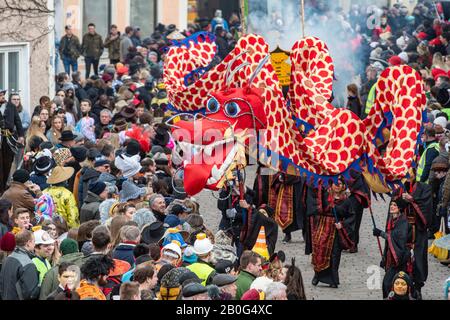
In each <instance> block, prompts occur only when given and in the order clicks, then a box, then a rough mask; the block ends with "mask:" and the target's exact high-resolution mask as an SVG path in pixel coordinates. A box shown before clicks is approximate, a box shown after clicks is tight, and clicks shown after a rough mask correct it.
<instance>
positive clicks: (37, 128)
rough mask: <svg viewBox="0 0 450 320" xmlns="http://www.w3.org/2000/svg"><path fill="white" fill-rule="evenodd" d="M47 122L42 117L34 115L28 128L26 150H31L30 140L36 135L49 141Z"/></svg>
mask: <svg viewBox="0 0 450 320" xmlns="http://www.w3.org/2000/svg"><path fill="white" fill-rule="evenodd" d="M45 130H46V124H45V122H44V121H42V120H41V118H40V117H33V118H32V119H31V124H30V127H29V128H28V132H27V136H26V139H25V141H26V152H28V151H30V141H31V138H32V137H34V136H36V137H39V138H41V139H42V140H43V141H48V139H47V137H46V136H45Z"/></svg>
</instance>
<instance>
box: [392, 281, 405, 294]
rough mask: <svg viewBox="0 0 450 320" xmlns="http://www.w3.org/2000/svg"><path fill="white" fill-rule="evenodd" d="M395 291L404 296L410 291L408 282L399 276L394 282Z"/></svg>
mask: <svg viewBox="0 0 450 320" xmlns="http://www.w3.org/2000/svg"><path fill="white" fill-rule="evenodd" d="M394 292H395V294H396V295H399V296H404V295H406V293H407V292H408V284H407V283H406V281H405V280H403V279H401V278H398V279H397V280H395V282H394Z"/></svg>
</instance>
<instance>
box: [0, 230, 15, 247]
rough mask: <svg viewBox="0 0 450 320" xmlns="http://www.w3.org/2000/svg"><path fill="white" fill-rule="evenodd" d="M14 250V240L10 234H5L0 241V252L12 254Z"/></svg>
mask: <svg viewBox="0 0 450 320" xmlns="http://www.w3.org/2000/svg"><path fill="white" fill-rule="evenodd" d="M15 248H16V238H15V237H14V234H12V233H11V232H7V233H5V234H4V236H3V237H2V238H1V239H0V250H2V251H4V252H12V251H14V249H15Z"/></svg>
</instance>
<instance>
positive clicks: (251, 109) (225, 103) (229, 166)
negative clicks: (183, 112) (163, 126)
mask: <svg viewBox="0 0 450 320" xmlns="http://www.w3.org/2000/svg"><path fill="white" fill-rule="evenodd" d="M265 121H266V116H265V114H264V108H263V99H262V92H261V90H260V89H258V88H255V87H246V88H230V89H225V90H223V91H219V92H212V93H210V94H209V100H208V101H207V104H206V113H205V115H204V116H202V117H200V118H199V119H198V117H195V120H194V121H178V122H177V123H176V124H175V129H174V130H173V135H174V138H175V140H176V141H178V143H179V145H180V147H181V149H182V150H183V152H184V154H185V155H184V158H185V159H186V158H187V159H189V158H190V159H191V160H190V163H186V164H185V167H184V185H185V190H186V192H187V193H188V194H197V193H198V192H200V191H201V190H202V189H204V188H207V189H212V190H216V189H218V188H220V187H222V186H223V183H224V182H225V180H227V176H228V175H229V174H230V172H231V170H233V169H235V168H236V165H237V164H243V163H244V162H245V149H246V148H248V147H249V143H250V141H251V139H252V138H254V137H256V132H257V131H258V130H260V129H263V128H264V127H265Z"/></svg>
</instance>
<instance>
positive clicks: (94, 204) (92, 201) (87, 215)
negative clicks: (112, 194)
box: [80, 191, 102, 223]
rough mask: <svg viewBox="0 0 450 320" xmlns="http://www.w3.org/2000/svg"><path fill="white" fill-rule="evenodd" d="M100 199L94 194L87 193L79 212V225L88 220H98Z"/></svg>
mask: <svg viewBox="0 0 450 320" xmlns="http://www.w3.org/2000/svg"><path fill="white" fill-rule="evenodd" d="M101 202H102V199H101V198H100V197H99V196H98V195H96V194H95V193H93V192H91V191H88V193H87V196H86V199H85V200H84V203H83V205H82V206H81V210H80V223H83V222H86V221H90V220H100V210H99V207H100V203H101Z"/></svg>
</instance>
